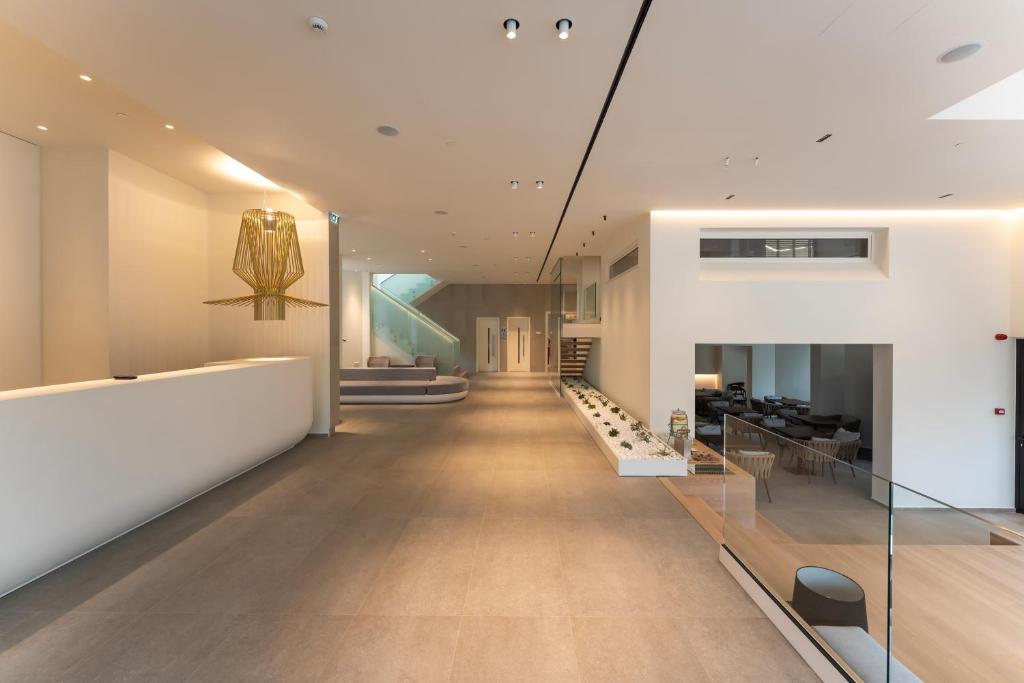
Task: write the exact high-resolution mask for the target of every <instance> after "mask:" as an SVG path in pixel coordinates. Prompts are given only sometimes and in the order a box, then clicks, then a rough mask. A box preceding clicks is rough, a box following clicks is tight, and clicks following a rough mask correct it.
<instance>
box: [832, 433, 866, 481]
mask: <svg viewBox="0 0 1024 683" xmlns="http://www.w3.org/2000/svg"><path fill="white" fill-rule="evenodd" d="M860 447H861V440H860V439H857V440H855V441H840V442H839V451H838V452H837V453H836V460H842V461H843V462H845V463H846V464H847V465H849V466H850V474H852V475H853V478H854V479H856V478H857V470H856V469H855V468H854V466H853V461H854V460H856V459H857V454H858V453H860Z"/></svg>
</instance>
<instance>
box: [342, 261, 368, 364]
mask: <svg viewBox="0 0 1024 683" xmlns="http://www.w3.org/2000/svg"><path fill="white" fill-rule="evenodd" d="M369 276H370V274H369V273H359V272H356V271H354V270H343V271H341V336H342V339H343V340H344V341H342V343H341V367H343V368H351V367H362V366H363V365H364V364H365V363H366V357H367V356H368V355H369V349H368V348H364V346H363V328H364V326H365V325H366V324H367V321H366V318H367V317H368V316H369V311H368V310H366V309H365V308H364V302H365V300H366V299H367V295H366V288H367V286H368V285H369Z"/></svg>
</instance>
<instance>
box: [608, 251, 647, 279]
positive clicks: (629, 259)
mask: <svg viewBox="0 0 1024 683" xmlns="http://www.w3.org/2000/svg"><path fill="white" fill-rule="evenodd" d="M638 265H640V248H639V247H635V248H633V249H632V250H631V251H629V252H628V253H626V254H625V255H623V256H622V257H620V258H619V259H618V260H616V261H614V262H612V265H611V267H609V268H608V279H609V280H611V279H612V278H615V277H618V276H619V275H622V274H623V273H625V272H626V271H627V270H630V269H632V268H636V267H637V266H638Z"/></svg>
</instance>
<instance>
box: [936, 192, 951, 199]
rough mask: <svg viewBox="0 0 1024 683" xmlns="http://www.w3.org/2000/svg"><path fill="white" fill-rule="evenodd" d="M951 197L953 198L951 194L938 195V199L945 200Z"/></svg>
mask: <svg viewBox="0 0 1024 683" xmlns="http://www.w3.org/2000/svg"><path fill="white" fill-rule="evenodd" d="M952 196H953V193H952V192H947V193H946V194H940V195H939V199H946V198H947V197H952Z"/></svg>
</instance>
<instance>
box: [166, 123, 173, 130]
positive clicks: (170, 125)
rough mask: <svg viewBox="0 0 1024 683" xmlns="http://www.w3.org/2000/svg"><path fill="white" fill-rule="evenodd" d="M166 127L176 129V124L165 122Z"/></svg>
mask: <svg viewBox="0 0 1024 683" xmlns="http://www.w3.org/2000/svg"><path fill="white" fill-rule="evenodd" d="M164 128H166V129H167V130H174V124H173V123H165V124H164Z"/></svg>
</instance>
